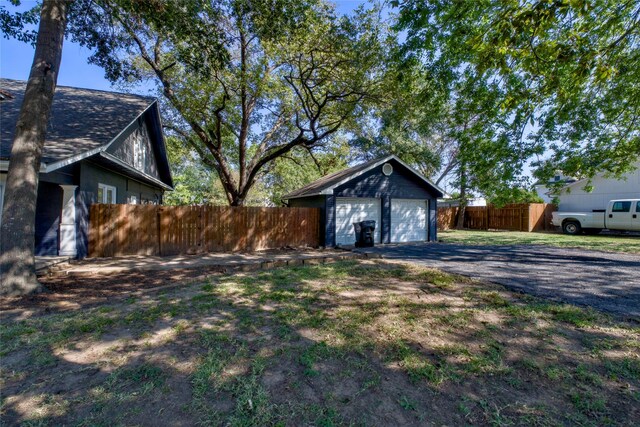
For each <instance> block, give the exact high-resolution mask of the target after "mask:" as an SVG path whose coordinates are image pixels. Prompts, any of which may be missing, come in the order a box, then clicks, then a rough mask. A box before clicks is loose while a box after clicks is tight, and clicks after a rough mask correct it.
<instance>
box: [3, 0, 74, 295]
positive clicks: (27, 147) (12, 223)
mask: <svg viewBox="0 0 640 427" xmlns="http://www.w3.org/2000/svg"><path fill="white" fill-rule="evenodd" d="M67 5H68V2H67V1H66V0H44V2H43V4H42V8H41V12H40V24H39V28H38V34H37V39H36V50H35V54H34V57H33V64H32V65H31V71H30V73H29V80H28V82H27V88H26V91H25V94H24V101H23V103H22V106H21V109H20V115H19V118H18V124H17V126H16V131H15V136H14V140H13V147H12V149H11V160H10V162H9V170H8V172H7V187H6V190H5V195H4V208H3V211H2V227H1V235H0V239H1V242H0V247H1V251H0V276H1V278H2V284H1V285H0V294H2V295H21V294H26V293H30V292H33V291H36V290H38V289H39V288H40V285H39V283H38V281H37V279H36V275H35V260H34V245H35V237H34V236H35V234H34V230H35V216H36V199H37V194H38V178H39V171H40V159H41V156H42V147H43V146H44V140H45V136H46V127H47V124H48V123H49V115H50V112H51V104H52V102H53V95H54V92H55V89H56V83H57V80H58V71H59V68H60V60H61V58H62V42H63V40H64V33H65V26H66V22H67ZM3 12H6V11H3ZM3 16H4V17H6V16H7V15H5V14H3ZM2 22H3V28H5V27H7V28H9V26H6V25H5V23H6V20H5V19H3V20H2ZM17 24H20V25H21V22H17Z"/></svg>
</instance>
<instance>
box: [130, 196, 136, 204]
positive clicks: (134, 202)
mask: <svg viewBox="0 0 640 427" xmlns="http://www.w3.org/2000/svg"><path fill="white" fill-rule="evenodd" d="M129 203H130V204H132V205H137V204H138V196H129Z"/></svg>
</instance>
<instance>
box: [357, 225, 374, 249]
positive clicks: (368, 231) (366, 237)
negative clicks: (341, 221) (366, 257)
mask: <svg viewBox="0 0 640 427" xmlns="http://www.w3.org/2000/svg"><path fill="white" fill-rule="evenodd" d="M353 229H354V231H355V233H356V247H357V248H366V247H369V248H370V247H372V246H373V243H374V240H375V239H374V235H375V234H374V231H375V229H376V222H375V221H360V222H354V223H353Z"/></svg>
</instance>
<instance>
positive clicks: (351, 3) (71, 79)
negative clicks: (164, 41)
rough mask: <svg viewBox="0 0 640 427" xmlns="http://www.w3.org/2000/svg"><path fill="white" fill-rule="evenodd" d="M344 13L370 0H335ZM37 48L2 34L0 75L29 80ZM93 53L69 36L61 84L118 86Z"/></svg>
mask: <svg viewBox="0 0 640 427" xmlns="http://www.w3.org/2000/svg"><path fill="white" fill-rule="evenodd" d="M0 2H2V3H4V4H3V5H5V6H7V9H8V10H10V11H13V10H15V9H14V8H13V6H11V5H10V4H7V3H8V1H7V0H0ZM21 3H22V5H21V6H20V10H23V9H27V8H30V7H32V6H33V5H34V4H35V3H36V1H35V0H26V1H25V0H22V2H21ZM334 3H335V4H336V7H337V11H338V13H340V14H348V13H350V12H351V11H353V10H354V9H355V8H356V7H357V6H358V5H360V4H362V3H366V1H364V0H341V1H334ZM33 53H34V49H33V48H32V47H31V45H29V44H27V43H22V42H19V41H17V40H13V39H11V40H7V39H5V38H4V37H2V38H0V77H3V78H7V79H15V80H26V79H27V78H28V77H29V68H30V67H31V62H32V61H33ZM90 55H91V52H90V51H89V50H88V49H85V48H83V47H81V46H80V45H78V44H77V43H72V42H71V41H69V40H65V43H64V47H63V49H62V64H61V65H60V75H59V76H58V84H59V85H60V86H74V87H83V88H89V89H100V90H114V89H113V88H112V86H111V83H109V81H107V80H106V79H105V78H104V71H103V70H102V69H101V68H100V67H98V66H96V65H92V64H89V63H88V62H87V59H88V58H89V56H90Z"/></svg>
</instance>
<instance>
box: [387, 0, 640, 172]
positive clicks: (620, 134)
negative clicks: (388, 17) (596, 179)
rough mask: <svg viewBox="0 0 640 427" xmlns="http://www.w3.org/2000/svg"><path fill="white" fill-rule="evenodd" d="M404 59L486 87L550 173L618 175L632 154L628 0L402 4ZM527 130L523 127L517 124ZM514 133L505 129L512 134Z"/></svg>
mask: <svg viewBox="0 0 640 427" xmlns="http://www.w3.org/2000/svg"><path fill="white" fill-rule="evenodd" d="M392 3H394V4H395V5H396V6H398V7H399V8H400V15H399V21H398V25H399V27H400V28H401V29H403V30H406V32H407V40H406V45H405V47H406V53H407V55H408V56H409V57H414V58H419V60H420V61H421V62H422V63H424V64H426V65H427V66H428V67H429V68H430V69H431V70H436V71H437V72H438V73H439V74H440V75H443V73H444V75H445V76H446V74H447V73H450V74H454V75H455V74H457V73H459V72H460V71H461V70H465V71H470V72H472V73H473V74H474V79H476V81H483V82H486V84H491V85H496V86H497V87H498V88H499V89H500V91H501V94H500V102H499V104H498V106H499V108H500V112H501V114H502V115H503V116H504V117H507V118H508V119H510V120H511V121H512V123H513V124H517V125H519V126H520V127H521V131H522V132H521V133H522V138H520V140H519V142H520V143H521V144H522V145H524V146H526V145H528V144H530V145H531V146H532V147H533V148H535V149H534V150H533V151H534V152H535V153H537V154H538V156H539V161H538V162H537V164H536V165H537V166H538V167H539V168H538V171H537V175H538V176H539V177H541V178H546V177H548V176H550V175H552V174H553V173H554V172H555V171H556V170H559V171H562V172H563V173H564V174H566V175H577V176H585V177H591V176H593V175H594V174H595V173H597V172H599V171H602V170H604V171H609V172H610V173H612V174H616V175H620V174H622V173H624V172H625V171H628V170H629V169H630V168H632V167H633V163H634V160H635V159H637V157H638V154H639V153H640V127H639V126H638V118H639V117H638V115H639V113H640V85H639V82H640V49H639V42H640V39H639V36H640V3H638V2H637V1H635V0H626V1H619V0H536V1H524V0H507V1H504V0H478V1H473V2H460V1H454V0H432V1H429V2H424V1H419V0H407V1H403V2H398V1H395V2H392ZM527 124H528V125H527ZM514 129H515V128H514Z"/></svg>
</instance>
